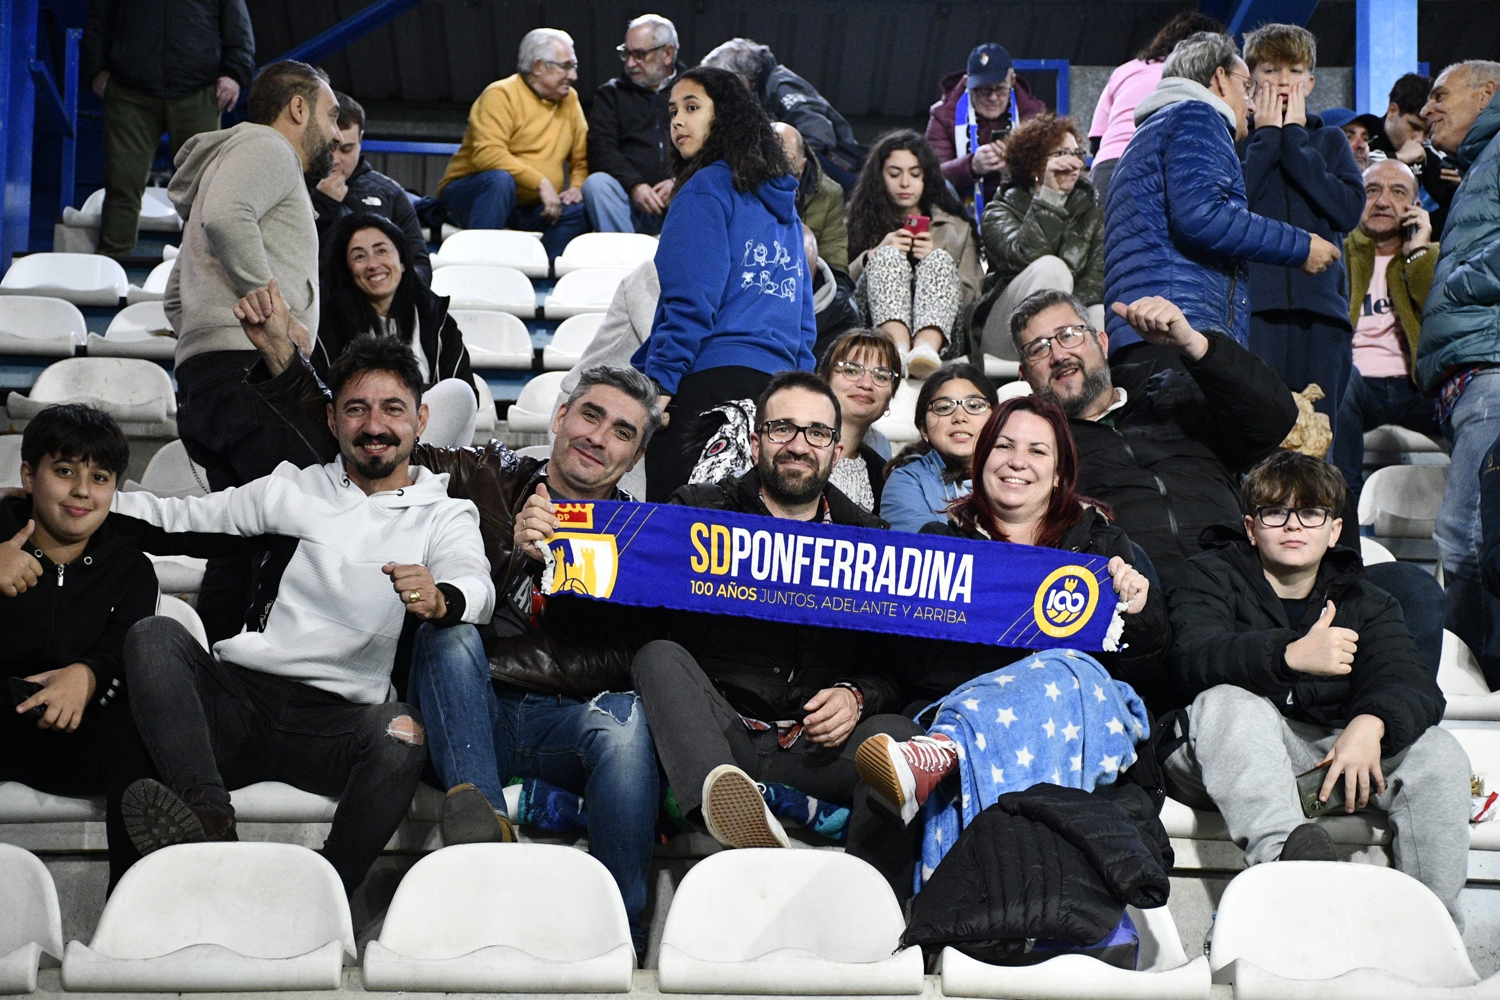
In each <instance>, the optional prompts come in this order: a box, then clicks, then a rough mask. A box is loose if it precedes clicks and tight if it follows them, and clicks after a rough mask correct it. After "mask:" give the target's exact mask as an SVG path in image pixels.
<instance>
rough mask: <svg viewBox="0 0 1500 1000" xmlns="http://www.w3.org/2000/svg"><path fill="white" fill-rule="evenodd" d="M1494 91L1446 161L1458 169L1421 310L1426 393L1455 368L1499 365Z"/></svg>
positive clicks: (1498, 165) (1499, 194)
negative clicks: (1460, 176)
mask: <svg viewBox="0 0 1500 1000" xmlns="http://www.w3.org/2000/svg"><path fill="white" fill-rule="evenodd" d="M1497 135H1500V94H1496V95H1495V96H1494V97H1492V98H1490V103H1489V104H1488V105H1486V106H1485V108H1484V110H1483V111H1481V112H1479V117H1478V118H1476V119H1475V120H1474V124H1473V126H1471V127H1470V128H1469V134H1468V135H1466V136H1464V141H1463V143H1462V144H1461V145H1460V146H1459V147H1458V152H1457V153H1455V154H1454V155H1453V157H1452V163H1453V165H1454V166H1456V167H1458V169H1459V170H1461V171H1463V172H1464V179H1463V183H1461V184H1459V186H1458V193H1457V194H1455V195H1454V196H1453V204H1452V205H1451V206H1450V207H1449V209H1448V221H1447V222H1446V223H1445V224H1444V226H1443V233H1442V242H1443V253H1442V256H1441V257H1439V258H1438V262H1437V270H1436V271H1435V272H1434V273H1433V276H1432V293H1431V294H1430V295H1428V296H1427V304H1426V305H1425V306H1424V307H1423V309H1422V340H1421V343H1420V344H1419V345H1418V347H1417V385H1418V386H1420V387H1421V389H1422V391H1423V392H1425V393H1427V394H1428V395H1432V394H1434V393H1436V392H1437V390H1438V387H1439V386H1440V385H1442V384H1443V382H1444V381H1445V380H1446V379H1447V378H1448V376H1449V374H1450V373H1451V372H1453V371H1454V370H1455V369H1458V368H1463V367H1466V366H1469V365H1479V364H1494V363H1496V362H1500V142H1497V141H1496V136H1497Z"/></svg>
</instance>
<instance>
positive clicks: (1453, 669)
mask: <svg viewBox="0 0 1500 1000" xmlns="http://www.w3.org/2000/svg"><path fill="white" fill-rule="evenodd" d="M0 440H3V439H0ZM1365 561H1366V562H1369V560H1368V559H1367V560H1365ZM1437 679H1438V687H1440V688H1442V691H1443V694H1444V695H1447V696H1450V697H1451V696H1452V695H1469V696H1483V695H1487V694H1489V693H1490V687H1489V684H1488V683H1486V682H1485V679H1484V671H1482V670H1480V669H1479V661H1478V660H1476V659H1475V658H1474V653H1473V651H1472V650H1471V649H1469V647H1468V646H1467V645H1465V644H1464V641H1463V640H1462V639H1460V638H1459V637H1458V636H1456V635H1454V634H1453V633H1452V632H1449V631H1448V630H1447V629H1443V655H1442V659H1441V660H1439V661H1438V676H1437ZM1497 790H1500V789H1497Z"/></svg>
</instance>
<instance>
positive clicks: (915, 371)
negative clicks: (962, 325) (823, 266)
mask: <svg viewBox="0 0 1500 1000" xmlns="http://www.w3.org/2000/svg"><path fill="white" fill-rule="evenodd" d="M911 216H922V217H925V218H926V219H927V220H929V221H928V222H926V223H925V224H924V223H922V222H921V221H920V220H918V221H917V224H916V225H915V226H914V227H912V228H907V226H906V220H907V219H908V218H909V217H911ZM924 225H925V229H924ZM849 254H850V256H851V258H852V260H851V261H850V264H849V277H851V278H853V279H854V282H855V287H854V297H855V301H856V303H858V305H859V308H860V312H861V313H863V314H864V320H865V323H866V324H868V325H869V326H872V327H875V328H877V329H879V330H880V332H882V333H884V334H885V335H886V336H888V337H890V338H891V340H892V341H894V342H895V344H896V347H897V348H898V349H899V350H900V352H901V360H902V363H903V364H904V365H905V366H906V374H908V375H910V376H911V377H912V378H914V379H924V378H926V377H927V376H928V375H931V374H932V373H933V372H934V371H936V370H937V368H938V366H939V365H941V364H942V352H943V348H944V345H945V343H947V342H948V340H949V337H950V336H951V335H952V333H953V331H954V328H955V326H956V324H957V322H958V318H959V316H960V315H962V314H963V313H964V311H965V309H966V308H967V307H968V306H969V305H970V304H971V303H973V301H974V300H975V298H977V297H978V295H979V287H980V283H981V281H982V280H983V271H982V270H981V268H980V264H979V245H978V241H977V240H975V238H974V226H973V224H972V223H971V222H970V221H969V217H968V213H967V212H965V211H964V207H963V205H962V204H961V203H960V202H959V200H958V199H957V198H956V197H955V196H954V195H953V192H952V191H951V190H949V188H948V185H947V183H946V182H945V181H944V180H943V173H942V168H941V166H940V165H939V163H938V158H937V153H935V152H933V149H932V146H930V145H929V144H928V142H927V140H926V139H923V138H922V137H921V136H920V135H918V134H917V133H915V132H912V131H909V130H902V131H899V132H891V133H889V134H887V135H885V136H883V137H881V139H880V141H879V142H878V143H876V145H875V148H874V149H873V150H871V152H870V155H869V157H868V158H867V159H866V160H865V165H864V168H863V169H862V170H861V171H860V174H859V182H858V183H857V184H855V186H854V195H853V196H852V197H851V198H850V200H849ZM966 340H967V338H959V342H957V343H954V344H952V345H951V346H952V347H953V348H956V349H953V350H950V351H949V352H948V353H949V354H953V355H957V354H962V353H964V351H965V350H967V348H968V344H967V342H966Z"/></svg>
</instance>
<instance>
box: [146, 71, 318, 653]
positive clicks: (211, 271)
mask: <svg viewBox="0 0 1500 1000" xmlns="http://www.w3.org/2000/svg"><path fill="white" fill-rule="evenodd" d="M246 111H247V113H248V117H249V120H248V121H246V122H242V123H240V124H239V125H236V126H234V127H233V128H228V129H223V130H220V131H217V132H203V133H200V134H199V135H196V136H193V137H192V138H191V139H189V140H188V141H187V142H186V143H184V144H183V147H182V149H181V150H180V151H179V152H178V154H177V159H176V164H177V172H176V174H175V175H174V176H173V177H172V183H171V185H170V186H169V187H168V192H169V193H170V195H171V197H172V201H173V204H175V205H176V206H177V211H178V214H180V215H181V216H182V217H183V219H185V220H186V223H185V225H184V226H183V231H182V249H181V252H180V253H179V254H178V257H177V266H176V267H174V268H173V269H172V276H171V277H170V278H169V279H167V293H166V303H165V305H166V310H167V318H168V320H169V321H170V322H171V324H172V329H173V330H175V331H176V333H177V353H176V375H177V388H178V416H177V429H178V433H179V434H180V435H181V437H182V443H183V444H184V445H186V446H187V450H188V454H189V455H190V456H191V457H192V459H193V461H195V462H197V463H198V464H199V465H201V466H203V468H204V469H205V470H206V471H207V473H208V484H209V486H210V487H211V488H213V489H215V490H222V489H226V488H228V487H230V486H239V485H241V484H244V483H248V482H250V481H251V480H252V479H258V478H259V477H261V476H264V475H266V474H267V473H269V472H270V471H271V470H272V469H274V468H276V466H277V465H278V464H280V463H281V462H284V461H292V462H295V463H297V464H298V465H310V464H314V463H315V462H316V458H315V456H314V455H313V453H312V451H311V449H309V448H308V447H307V446H306V445H305V444H304V443H303V442H301V441H300V440H298V439H297V437H296V436H295V435H294V434H292V433H291V432H290V430H289V429H288V428H287V426H286V424H285V423H284V422H282V421H279V420H276V419H275V417H274V415H273V414H272V413H271V411H270V410H269V409H268V408H267V407H266V405H265V403H263V402H261V401H260V397H259V396H257V395H256V393H254V392H253V391H251V390H250V389H249V388H248V387H247V386H246V385H245V384H244V383H245V372H246V371H247V370H248V369H249V368H250V366H251V365H252V364H254V363H255V360H256V358H258V357H259V355H258V354H257V353H256V352H255V349H254V347H253V346H252V345H251V343H250V341H249V340H247V339H246V338H245V334H244V332H243V331H242V330H241V329H240V324H239V320H237V319H236V318H235V315H234V308H235V303H236V302H238V301H239V299H240V298H241V296H244V295H248V294H249V293H250V291H251V290H252V289H256V288H264V287H266V286H267V285H268V284H269V283H270V282H271V281H272V279H275V281H276V282H277V284H278V285H279V286H280V288H281V292H282V295H283V296H285V299H286V303H287V306H288V308H289V309H290V310H291V312H292V314H293V315H295V316H296V317H297V318H298V319H299V320H301V321H302V323H303V324H304V325H305V326H306V327H307V328H308V329H309V330H310V331H312V333H313V334H314V335H316V334H317V329H318V229H317V226H316V225H315V224H314V221H313V220H314V216H313V207H312V200H311V199H310V198H309V197H308V194H307V184H306V182H305V181H304V180H303V174H304V172H305V173H306V175H307V176H309V177H314V178H322V177H325V176H327V175H328V172H329V171H330V170H331V169H332V168H333V149H334V147H335V146H336V145H337V143H338V142H339V138H340V132H339V129H338V114H339V104H338V99H337V98H336V97H335V96H334V93H333V90H332V88H330V87H329V86H328V76H327V74H325V73H324V72H323V71H322V70H319V69H314V68H313V67H312V66H309V65H307V64H306V63H301V62H295V61H291V60H284V61H282V62H276V63H272V64H270V65H269V66H267V67H265V68H264V69H262V70H261V71H260V73H259V74H258V75H257V76H256V77H255V82H254V83H253V84H252V85H251V87H250V95H249V98H248V103H247V106H246ZM250 589H251V588H250V569H249V563H248V561H247V560H243V559H241V560H227V561H226V560H211V561H210V563H209V567H208V571H207V573H205V575H204V581H203V589H202V592H201V594H200V597H199V604H198V610H199V614H200V615H201V616H202V618H203V624H204V627H205V628H206V629H207V630H208V636H209V639H210V641H217V640H219V639H226V638H228V637H229V636H231V635H234V634H235V633H236V632H238V631H239V630H240V627H241V626H242V625H243V624H244V618H245V610H246V608H248V607H249V604H250Z"/></svg>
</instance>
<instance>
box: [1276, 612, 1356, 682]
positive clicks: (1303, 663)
mask: <svg viewBox="0 0 1500 1000" xmlns="http://www.w3.org/2000/svg"><path fill="white" fill-rule="evenodd" d="M1337 612H1338V609H1337V608H1335V607H1334V604H1333V602H1332V601H1329V602H1328V604H1327V605H1326V606H1325V607H1324V608H1323V613H1322V614H1320V615H1318V620H1317V621H1316V622H1313V626H1312V628H1310V629H1308V630H1307V634H1306V635H1304V636H1303V637H1302V638H1300V639H1298V640H1297V641H1296V642H1293V643H1289V644H1288V645H1287V647H1286V665H1287V666H1289V667H1291V668H1292V669H1293V670H1296V671H1299V672H1301V673H1304V674H1321V675H1323V676H1327V677H1334V676H1338V675H1340V674H1347V673H1348V672H1349V671H1350V670H1351V669H1352V667H1353V664H1354V654H1355V653H1357V652H1359V633H1358V632H1356V631H1354V630H1353V629H1348V628H1335V627H1334V625H1333V619H1334V616H1335V615H1336V614H1337Z"/></svg>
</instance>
